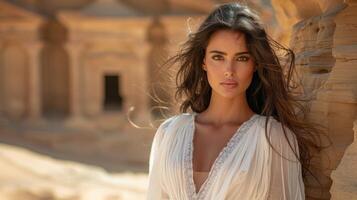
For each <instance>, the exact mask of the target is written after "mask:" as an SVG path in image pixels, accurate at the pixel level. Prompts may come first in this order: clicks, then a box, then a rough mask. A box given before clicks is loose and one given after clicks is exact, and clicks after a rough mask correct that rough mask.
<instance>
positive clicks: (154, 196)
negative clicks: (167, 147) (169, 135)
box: [146, 117, 172, 200]
mask: <svg viewBox="0 0 357 200" xmlns="http://www.w3.org/2000/svg"><path fill="white" fill-rule="evenodd" d="M171 120H172V117H171V118H169V119H167V120H165V121H164V122H163V123H161V125H160V126H159V128H158V129H157V131H156V133H155V136H154V139H153V141H152V145H151V151H150V159H149V185H148V190H147V196H146V199H147V200H160V199H168V195H167V194H166V193H165V191H163V189H162V186H161V173H160V171H161V170H160V167H159V166H160V153H161V142H162V140H163V138H164V134H165V131H166V129H167V127H168V125H169V123H170V121H171Z"/></svg>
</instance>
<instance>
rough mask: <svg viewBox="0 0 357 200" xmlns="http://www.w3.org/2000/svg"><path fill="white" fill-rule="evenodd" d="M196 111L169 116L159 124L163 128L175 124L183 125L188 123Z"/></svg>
mask: <svg viewBox="0 0 357 200" xmlns="http://www.w3.org/2000/svg"><path fill="white" fill-rule="evenodd" d="M192 115H194V113H179V114H174V115H171V116H169V117H167V118H166V119H165V120H164V121H163V122H162V123H161V124H160V126H159V128H161V129H167V128H169V127H173V126H174V125H179V126H182V125H184V124H187V123H188V122H189V121H190V119H191V117H192Z"/></svg>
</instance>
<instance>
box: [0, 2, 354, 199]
mask: <svg viewBox="0 0 357 200" xmlns="http://www.w3.org/2000/svg"><path fill="white" fill-rule="evenodd" d="M225 2H229V1H225V0H195V1H190V0H0V200H3V199H4V200H5V199H6V200H35V199H36V200H37V199H39V200H42V199H43V200H44V199H46V200H92V199H93V200H94V199H95V200H102V199H103V200H120V199H129V200H130V199H144V197H145V193H146V187H147V173H148V159H149V153H150V146H151V142H152V138H153V136H154V134H155V131H156V128H157V126H158V125H159V124H160V123H161V122H162V120H164V119H165V117H168V116H170V115H173V114H176V113H178V107H179V104H178V103H177V102H176V101H175V100H174V98H173V94H174V91H175V85H174V80H173V79H172V77H173V76H174V74H175V71H176V70H177V68H176V67H175V66H173V67H170V68H166V67H163V63H164V62H165V60H166V59H167V58H168V57H169V56H172V55H174V54H175V52H177V51H178V49H179V47H180V44H182V43H183V42H184V41H185V39H187V35H188V34H189V33H190V31H194V30H195V29H196V28H197V26H198V25H199V23H200V21H202V20H203V19H204V17H205V16H206V14H207V13H208V12H210V11H211V10H212V9H214V8H215V6H216V5H218V4H220V3H225ZM243 3H245V4H248V5H249V6H251V7H252V8H253V9H255V10H256V11H257V12H258V13H259V15H260V16H261V18H262V20H263V22H264V23H265V27H266V30H267V31H268V33H269V34H270V36H271V37H272V38H273V39H275V40H277V41H278V42H280V43H281V44H283V45H285V46H286V47H289V48H291V49H293V50H294V52H295V54H296V66H297V70H298V71H297V72H298V74H297V76H296V77H295V79H296V81H298V82H300V83H301V86H300V87H299V88H298V91H299V92H300V93H301V95H303V96H304V97H307V98H308V99H311V101H310V102H308V103H307V106H308V107H309V109H310V113H309V115H308V116H305V117H306V118H308V119H310V120H312V121H315V122H318V123H320V124H322V125H324V126H325V127H327V129H328V134H329V136H330V137H331V138H332V139H333V141H334V144H333V146H331V147H330V148H327V149H326V150H324V151H323V152H320V154H319V156H318V157H316V158H315V159H314V160H313V161H312V163H313V167H312V170H313V171H315V173H316V174H317V176H318V178H319V179H320V180H321V183H322V186H323V190H322V191H321V190H319V189H317V187H319V186H320V185H319V183H317V182H316V181H314V180H313V179H311V182H307V183H305V184H306V193H307V195H308V197H309V199H347V198H349V199H357V192H356V191H357V183H356V181H355V180H357V167H356V166H357V158H356V157H357V156H356V155H357V144H356V142H355V143H353V141H354V131H353V130H355V134H356V133H357V122H355V125H354V126H353V123H354V121H355V120H356V118H357V115H356V113H357V112H356V111H357V106H356V103H357V87H356V86H357V67H356V66H357V34H356V31H357V1H355V0H345V1H344V0H299V1H294V0H251V1H249V0H245V1H243ZM353 127H355V129H353ZM355 138H357V136H355ZM347 172H348V173H347Z"/></svg>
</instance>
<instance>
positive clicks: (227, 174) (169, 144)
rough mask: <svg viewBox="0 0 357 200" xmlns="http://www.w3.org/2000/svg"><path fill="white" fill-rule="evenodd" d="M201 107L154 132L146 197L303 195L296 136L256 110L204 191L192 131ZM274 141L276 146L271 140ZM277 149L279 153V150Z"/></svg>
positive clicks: (282, 199) (290, 199) (273, 198)
mask: <svg viewBox="0 0 357 200" xmlns="http://www.w3.org/2000/svg"><path fill="white" fill-rule="evenodd" d="M195 115H197V113H195V112H194V113H182V114H179V115H175V116H172V117H170V118H168V119H166V120H165V121H164V122H163V123H162V124H161V125H160V126H159V128H158V129H157V131H156V134H155V136H154V139H153V142H152V146H151V152H150V160H149V185H148V191H147V198H146V199H147V200H160V199H174V200H199V199H201V200H303V199H305V191H304V183H303V180H302V174H301V164H300V162H299V161H298V159H297V158H296V156H295V155H294V152H293V151H292V149H291V147H290V146H289V144H290V145H291V146H292V148H293V149H294V150H295V152H297V153H298V156H299V148H298V144H297V140H296V136H295V135H294V134H293V133H292V132H291V130H290V129H288V128H287V127H285V126H284V129H285V131H286V133H287V138H286V137H285V136H284V133H283V127H282V126H281V123H280V122H279V121H277V120H275V119H274V118H273V117H270V118H269V121H268V129H267V131H268V137H266V136H265V120H266V116H262V115H258V114H254V115H253V116H252V117H251V118H250V119H249V120H247V121H245V122H244V123H243V124H242V125H241V126H240V127H239V128H238V129H237V131H236V132H235V133H234V135H233V136H232V137H231V138H230V140H229V141H228V143H227V144H226V146H225V147H224V148H223V149H222V151H221V152H220V153H219V155H218V157H217V158H216V160H215V161H214V163H213V165H212V167H211V169H210V171H209V174H208V176H207V178H206V180H205V181H204V182H203V184H202V186H201V187H200V189H199V191H196V189H195V188H196V187H195V184H194V181H193V169H192V153H193V135H194V129H195V123H194V119H195ZM268 141H269V142H270V143H271V144H272V145H273V147H274V149H275V150H276V151H274V150H273V149H272V148H271V146H270V145H269V142H268ZM277 152H278V153H277Z"/></svg>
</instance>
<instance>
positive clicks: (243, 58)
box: [237, 56, 249, 62]
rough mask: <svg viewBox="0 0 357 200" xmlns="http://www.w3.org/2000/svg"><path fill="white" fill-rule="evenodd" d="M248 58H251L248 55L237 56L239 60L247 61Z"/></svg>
mask: <svg viewBox="0 0 357 200" xmlns="http://www.w3.org/2000/svg"><path fill="white" fill-rule="evenodd" d="M248 60H249V57H248V56H240V57H238V58H237V61H244V62H246V61H248Z"/></svg>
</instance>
